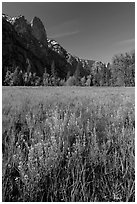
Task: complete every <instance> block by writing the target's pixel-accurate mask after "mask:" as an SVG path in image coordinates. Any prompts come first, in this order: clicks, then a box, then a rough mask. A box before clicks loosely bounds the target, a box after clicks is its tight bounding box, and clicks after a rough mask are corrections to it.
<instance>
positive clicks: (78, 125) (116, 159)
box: [2, 87, 135, 202]
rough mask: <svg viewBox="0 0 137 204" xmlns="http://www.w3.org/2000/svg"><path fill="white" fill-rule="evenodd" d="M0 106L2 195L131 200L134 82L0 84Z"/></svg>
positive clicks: (8, 198)
mask: <svg viewBox="0 0 137 204" xmlns="http://www.w3.org/2000/svg"><path fill="white" fill-rule="evenodd" d="M13 90H14V91H13ZM2 111H3V117H2V119H3V125H2V126H3V128H2V131H3V133H2V141H3V142H2V151H3V166H2V167H3V171H2V190H3V192H2V196H3V201H10V202H17V201H22V202H30V201H32V202H33V201H49V202H50V201H56V202H61V201H64V202H66V201H67V202H70V201H73V202H78V201H81V202H84V201H85V202H94V201H104V202H107V201H120V202H122V201H127V202H128V201H131V202H132V201H134V202H135V144H134V140H135V138H134V137H135V116H134V113H135V105H134V89H133V88H92V89H91V88H90V87H89V88H88V87H87V88H84V87H81V88H80V87H73V88H71V87H69V88H68V87H61V88H58V87H54V88H53V87H48V88H43V87H41V88H25V87H24V88H16V87H4V88H3V110H2Z"/></svg>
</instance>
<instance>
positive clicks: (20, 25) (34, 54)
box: [2, 14, 94, 78]
mask: <svg viewBox="0 0 137 204" xmlns="http://www.w3.org/2000/svg"><path fill="white" fill-rule="evenodd" d="M53 61H54V63H55V68H56V72H57V74H58V76H59V77H61V78H65V77H66V76H67V73H68V72H69V73H70V74H71V75H72V74H73V73H74V72H75V70H76V67H77V64H78V62H81V65H82V73H83V74H82V75H85V74H88V72H89V70H90V69H91V67H92V64H93V63H94V61H93V60H82V59H79V58H78V57H74V56H72V55H71V54H69V53H68V52H67V51H66V50H65V49H64V48H63V47H61V46H60V45H59V44H58V43H57V42H56V41H55V40H49V39H47V34H46V30H45V28H44V25H43V23H42V22H41V20H40V19H39V18H37V17H34V18H33V19H32V21H31V22H30V23H29V22H27V20H26V19H25V17H24V16H19V17H13V18H11V17H9V16H7V15H5V14H3V15H2V65H3V67H2V69H3V77H4V75H5V72H6V70H7V67H8V68H9V67H10V68H11V69H14V68H15V67H16V66H19V67H20V69H22V70H23V71H25V72H26V71H31V72H36V74H37V75H39V76H42V74H43V72H44V71H45V68H46V69H47V71H48V72H49V73H50V71H51V64H52V62H53Z"/></svg>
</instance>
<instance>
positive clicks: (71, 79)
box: [65, 76, 76, 86]
mask: <svg viewBox="0 0 137 204" xmlns="http://www.w3.org/2000/svg"><path fill="white" fill-rule="evenodd" d="M65 84H66V86H75V85H76V78H75V76H70V77H69V78H68V80H67V81H66V83H65Z"/></svg>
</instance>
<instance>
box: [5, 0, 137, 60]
mask: <svg viewBox="0 0 137 204" xmlns="http://www.w3.org/2000/svg"><path fill="white" fill-rule="evenodd" d="M2 13H5V14H7V15H9V16H12V17H13V16H19V15H24V16H25V18H26V19H27V20H28V21H29V22H30V21H31V20H32V19H33V18H34V17H35V16H37V17H39V18H40V19H41V21H42V22H43V24H44V26H45V30H46V33H47V36H48V38H49V39H55V40H56V41H57V42H58V43H59V44H60V45H61V46H62V47H63V48H65V49H66V50H67V51H68V52H69V53H71V54H72V55H74V56H77V57H79V58H82V59H91V60H97V61H102V62H104V63H107V62H111V60H112V57H113V56H114V55H115V54H119V53H125V52H130V51H131V50H133V49H135V3H133V2H3V3H2Z"/></svg>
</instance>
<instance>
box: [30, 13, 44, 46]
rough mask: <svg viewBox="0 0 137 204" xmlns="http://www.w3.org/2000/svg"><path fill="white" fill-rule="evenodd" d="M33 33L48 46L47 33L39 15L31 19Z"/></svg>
mask: <svg viewBox="0 0 137 204" xmlns="http://www.w3.org/2000/svg"><path fill="white" fill-rule="evenodd" d="M31 31H32V35H33V36H34V37H35V38H36V39H37V40H38V41H40V42H41V43H42V44H43V45H44V46H45V47H47V34H46V31H45V28H44V25H43V23H42V21H41V20H40V19H39V18H38V17H34V18H33V19H32V21H31Z"/></svg>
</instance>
